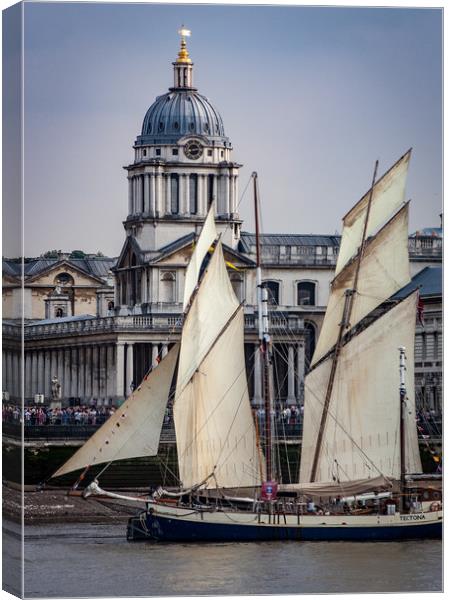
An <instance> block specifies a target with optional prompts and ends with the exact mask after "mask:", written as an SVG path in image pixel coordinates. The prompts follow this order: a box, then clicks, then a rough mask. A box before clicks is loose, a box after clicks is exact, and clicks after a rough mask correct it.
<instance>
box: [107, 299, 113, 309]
mask: <svg viewBox="0 0 449 600" xmlns="http://www.w3.org/2000/svg"><path fill="white" fill-rule="evenodd" d="M108 310H109V311H113V310H114V302H113V300H109V302H108Z"/></svg>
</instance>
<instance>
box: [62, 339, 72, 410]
mask: <svg viewBox="0 0 449 600" xmlns="http://www.w3.org/2000/svg"><path fill="white" fill-rule="evenodd" d="M70 362H71V361H70V348H66V349H65V350H64V378H63V381H62V390H63V391H62V397H63V398H65V399H68V398H70V396H73V394H72V390H71V385H70V383H71V382H70V370H71V369H70V367H71V365H70Z"/></svg>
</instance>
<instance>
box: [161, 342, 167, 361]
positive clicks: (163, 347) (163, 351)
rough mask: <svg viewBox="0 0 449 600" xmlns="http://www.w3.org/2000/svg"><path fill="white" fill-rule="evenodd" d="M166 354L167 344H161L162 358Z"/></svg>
mask: <svg viewBox="0 0 449 600" xmlns="http://www.w3.org/2000/svg"><path fill="white" fill-rule="evenodd" d="M167 354H168V344H162V358H164V357H165V356H167Z"/></svg>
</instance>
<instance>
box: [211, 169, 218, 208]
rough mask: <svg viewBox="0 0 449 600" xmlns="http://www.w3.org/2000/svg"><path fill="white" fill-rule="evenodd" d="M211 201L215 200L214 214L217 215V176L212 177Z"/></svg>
mask: <svg viewBox="0 0 449 600" xmlns="http://www.w3.org/2000/svg"><path fill="white" fill-rule="evenodd" d="M212 199H213V200H215V214H217V213H218V175H214V176H213V177H212Z"/></svg>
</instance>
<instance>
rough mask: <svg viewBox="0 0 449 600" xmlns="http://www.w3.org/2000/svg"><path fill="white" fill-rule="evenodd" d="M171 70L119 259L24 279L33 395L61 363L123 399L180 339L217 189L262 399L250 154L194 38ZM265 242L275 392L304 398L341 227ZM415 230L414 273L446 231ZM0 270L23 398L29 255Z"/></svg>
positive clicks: (436, 251)
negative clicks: (190, 278) (243, 209)
mask: <svg viewBox="0 0 449 600" xmlns="http://www.w3.org/2000/svg"><path fill="white" fill-rule="evenodd" d="M173 76H174V81H173V85H172V87H170V88H169V90H168V91H167V92H166V93H165V94H163V95H161V96H158V97H157V98H156V100H155V102H154V103H153V104H152V105H151V106H150V108H149V109H148V111H147V113H146V115H145V117H144V120H143V125H142V129H141V132H140V133H139V135H138V136H137V138H136V140H135V142H134V160H133V162H132V163H130V164H129V165H127V166H126V167H125V169H126V171H127V177H128V215H127V217H126V219H125V221H124V228H125V233H126V238H125V241H124V244H123V248H122V251H121V253H120V256H119V257H118V259H117V260H116V261H110V263H108V260H109V259H104V261H103V262H101V261H97V260H96V259H92V260H90V261H86V263H89V264H85V265H81V264H78V263H76V261H73V260H72V261H68V262H67V261H66V262H64V260H65V259H61V260H60V261H59V262H56V263H55V264H53V263H52V264H48V265H47V266H46V267H44V266H42V268H40V267H34V266H33V265H32V264H31V263H30V264H31V266H26V267H25V274H24V279H25V290H24V292H23V293H24V297H25V304H26V306H27V307H28V308H27V309H26V311H28V312H26V319H30V320H29V321H26V325H25V330H24V337H25V371H24V373H25V378H24V381H25V389H24V395H25V399H26V400H27V401H32V400H33V398H34V396H35V394H44V395H45V397H47V398H48V397H49V395H50V385H51V378H52V377H53V376H55V375H56V376H57V377H58V379H59V381H60V383H61V386H62V397H63V401H64V402H65V403H77V402H79V401H82V402H88V403H95V404H109V403H120V402H122V401H123V399H124V398H125V397H126V396H127V395H128V394H129V393H130V391H131V389H132V388H133V387H134V386H135V385H136V384H138V383H139V382H140V380H141V379H142V377H143V376H144V374H145V373H146V372H147V371H148V369H149V368H150V367H151V365H152V364H154V363H155V361H156V360H157V358H158V356H159V355H164V354H165V353H166V352H167V350H168V348H169V346H170V345H171V344H172V343H173V342H175V341H176V340H178V339H179V335H180V328H181V323H182V298H183V288H184V277H185V270H186V266H187V264H188V261H189V258H190V255H191V253H192V250H193V246H194V243H195V240H196V239H197V236H198V234H199V231H200V229H201V226H202V223H203V221H204V218H205V216H206V214H207V211H208V209H209V207H210V206H211V203H213V205H214V209H215V220H216V224H217V229H218V231H219V233H221V235H222V240H223V244H224V253H225V258H226V260H227V263H228V267H229V275H230V279H231V282H232V285H233V287H234V290H235V292H236V295H237V297H238V298H239V299H240V300H242V301H243V300H245V353H246V358H247V371H248V375H249V383H250V394H251V398H252V401H253V403H254V405H255V406H257V405H258V404H259V403H260V402H261V390H260V384H259V382H260V378H259V377H258V376H257V375H258V373H259V371H260V364H259V363H258V358H257V357H258V356H259V353H257V352H255V349H256V347H257V345H258V340H257V311H256V306H255V305H256V298H255V290H256V282H255V236H254V235H253V234H251V233H246V232H244V231H242V220H241V219H240V216H239V214H238V199H239V192H238V176H239V168H240V166H241V165H240V164H238V163H237V162H235V161H234V160H233V156H232V151H233V149H232V144H231V141H230V139H229V138H228V137H227V135H226V133H225V129H224V125H223V121H222V119H221V116H220V114H219V112H218V110H217V109H216V108H215V107H214V106H213V105H212V103H211V102H210V101H209V100H208V99H207V98H206V97H205V96H203V95H201V94H200V93H199V92H198V91H197V89H196V88H195V87H194V81H193V63H192V61H191V59H190V57H189V54H188V51H187V48H186V44H185V40H184V39H182V41H181V48H180V51H179V54H178V57H177V59H176V61H175V62H174V63H173ZM261 242H262V251H261V258H262V266H263V273H264V284H265V285H266V287H267V288H268V290H269V299H270V322H271V328H272V331H273V334H274V336H273V337H274V340H275V343H274V358H275V364H274V377H275V393H276V397H277V398H278V400H279V401H280V402H282V403H290V404H297V403H298V402H299V403H300V402H301V401H302V397H303V386H304V374H305V372H306V370H307V366H308V361H309V360H310V358H311V355H312V353H313V350H314V345H315V340H316V339H317V336H318V333H319V329H320V326H321V323H322V319H323V316H324V312H325V308H326V304H327V301H328V296H329V286H330V282H331V280H332V278H333V273H334V268H335V264H336V258H337V254H338V249H339V242H340V238H339V236H329V235H300V234H297V235H292V234H285V235H270V234H265V235H263V236H262V239H261ZM409 244H410V261H411V270H412V275H415V274H416V273H418V272H419V271H422V269H423V268H425V267H427V266H432V265H435V263H439V262H441V245H442V239H441V235H440V234H435V232H434V231H432V233H429V232H421V233H420V234H419V235H415V236H411V237H410V242H409ZM100 264H101V265H102V266H101V269H103V271H101V272H100V270H101V269H100V270H98V268H99V266H100ZM34 269H36V270H34ZM96 269H97V270H96ZM109 270H111V272H112V273H113V277H114V286H113V288H112V282H111V281H110V279H108V272H109ZM3 274H4V281H5V284H6V287H5V291H4V302H6V307H7V310H6V313H4V317H5V316H7V319H9V320H7V321H6V322H4V325H3V332H4V353H3V361H4V363H3V365H4V369H3V373H4V379H3V390H4V391H5V392H7V393H8V394H9V396H10V397H11V398H13V399H14V398H15V399H18V398H19V396H20V386H19V381H20V378H19V376H18V374H19V367H20V359H19V356H20V354H19V353H20V324H19V323H18V322H17V321H15V320H14V319H17V318H18V316H20V315H19V313H17V310H18V309H17V308H16V306H17V304H16V303H17V301H19V300H20V299H21V294H22V291H21V289H20V285H19V282H20V266H17V265H16V266H14V265H12V262H11V261H6V262H5V263H4V270H3ZM62 276H63V277H62ZM14 286H15V287H14ZM89 286H90V287H89ZM88 289H89V290H90V294H91V295H90V296H89V298H90V299H89V300H86V298H87V297H88V296H87V290H88ZM112 290H114V297H112V295H111V293H112ZM14 294H15V297H14V300H15V302H13V300H11V298H12V297H13V295H14ZM39 294H40V295H39ZM440 295H441V294H440ZM33 299H34V301H33ZM39 299H40V300H39ZM83 302H85V304H84V305H83V304H82V303H83ZM13 304H14V306H13Z"/></svg>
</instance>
